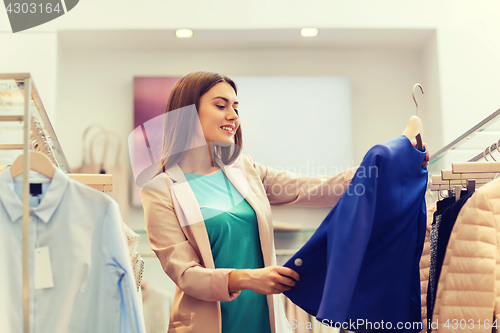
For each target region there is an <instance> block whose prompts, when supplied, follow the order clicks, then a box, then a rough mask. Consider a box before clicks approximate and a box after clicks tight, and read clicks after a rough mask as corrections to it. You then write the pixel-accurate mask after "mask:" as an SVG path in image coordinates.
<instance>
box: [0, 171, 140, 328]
mask: <svg viewBox="0 0 500 333" xmlns="http://www.w3.org/2000/svg"><path fill="white" fill-rule="evenodd" d="M33 176H35V177H36V178H41V179H42V180H43V181H45V182H41V184H42V186H41V191H39V192H37V193H39V195H38V196H35V195H33V194H32V195H31V196H30V202H29V204H30V207H31V208H30V222H29V233H30V237H29V256H30V260H29V265H30V268H29V278H30V285H29V302H30V303H29V305H30V306H29V310H30V332H32V333H45V332H47V333H48V332H50V333H67V332H71V333H88V332H93V333H113V332H117V333H118V332H120V333H122V332H127V333H128V332H132V333H135V332H144V322H143V318H142V313H140V311H139V310H138V304H139V300H138V296H137V292H136V283H135V279H134V274H133V271H132V265H131V262H130V257H129V253H128V249H127V245H126V242H125V238H124V234H123V229H122V221H121V218H120V212H119V209H118V205H117V204H116V203H115V202H114V201H113V200H112V199H111V198H110V197H109V196H107V195H105V194H104V193H102V192H99V191H97V190H95V189H92V188H90V187H88V186H86V185H83V184H81V183H79V182H77V181H74V180H72V179H70V178H69V177H68V176H67V175H65V174H64V173H63V172H62V171H61V170H60V169H58V168H56V170H55V173H54V176H53V178H52V180H50V179H49V178H47V177H45V176H42V175H41V174H39V173H37V172H34V171H30V179H31V178H32V177H33ZM22 177H23V176H22V175H21V176H19V177H16V179H15V180H13V179H12V176H11V172H10V168H7V169H5V170H4V171H3V172H2V173H0V225H1V228H2V232H1V233H0V258H1V261H0V266H1V267H0V281H2V283H1V284H0V332H21V331H22V327H23V301H22V291H23V289H22V262H23V260H22V253H23V250H22V243H23V241H22V207H23V204H22V202H21V199H20V198H21V197H22ZM47 248H48V252H49V257H50V262H49V263H46V264H45V265H44V266H43V267H42V268H41V269H38V268H37V272H35V266H38V264H37V265H35V256H36V255H35V252H37V253H38V252H42V250H43V251H45V250H46V249H47ZM45 253H46V252H45ZM46 258H47V257H46ZM38 263H42V264H43V262H38ZM49 271H52V276H53V287H50V283H49V284H46V285H42V286H40V285H39V286H37V282H35V277H37V279H36V281H39V279H38V278H39V273H42V275H44V273H47V272H49ZM42 287H47V288H42Z"/></svg>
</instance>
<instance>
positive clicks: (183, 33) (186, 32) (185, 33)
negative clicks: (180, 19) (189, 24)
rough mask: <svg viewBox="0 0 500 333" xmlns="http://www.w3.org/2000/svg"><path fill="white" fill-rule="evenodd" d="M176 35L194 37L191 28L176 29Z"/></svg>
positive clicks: (178, 36)
mask: <svg viewBox="0 0 500 333" xmlns="http://www.w3.org/2000/svg"><path fill="white" fill-rule="evenodd" d="M175 36H176V37H177V38H191V37H193V30H191V29H177V30H175Z"/></svg>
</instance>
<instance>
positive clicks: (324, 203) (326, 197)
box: [243, 155, 357, 207]
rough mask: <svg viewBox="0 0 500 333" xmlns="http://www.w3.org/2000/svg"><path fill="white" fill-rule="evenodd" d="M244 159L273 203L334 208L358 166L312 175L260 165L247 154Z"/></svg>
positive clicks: (274, 204) (276, 204)
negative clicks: (328, 173)
mask: <svg viewBox="0 0 500 333" xmlns="http://www.w3.org/2000/svg"><path fill="white" fill-rule="evenodd" d="M243 158H244V159H245V164H246V165H247V166H250V168H251V169H253V170H255V171H256V172H257V174H258V176H259V177H260V179H261V181H262V185H263V186H264V190H265V192H266V194H267V197H268V199H269V202H270V203H271V205H273V206H289V205H296V206H303V207H333V206H335V204H336V203H337V202H338V201H339V199H340V197H341V196H342V194H344V192H345V190H346V189H347V186H348V185H349V183H350V182H351V180H352V178H353V177H354V174H355V173H356V170H357V167H356V168H351V169H348V170H346V171H343V172H340V173H337V174H335V175H333V176H315V177H311V176H305V175H301V174H297V173H293V172H290V171H286V170H278V169H274V168H271V167H269V166H266V165H262V164H259V163H257V162H254V161H252V159H251V157H250V156H248V155H243ZM248 171H249V170H248V169H247V172H248ZM250 171H251V170H250Z"/></svg>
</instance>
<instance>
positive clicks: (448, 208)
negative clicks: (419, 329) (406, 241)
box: [427, 191, 472, 332]
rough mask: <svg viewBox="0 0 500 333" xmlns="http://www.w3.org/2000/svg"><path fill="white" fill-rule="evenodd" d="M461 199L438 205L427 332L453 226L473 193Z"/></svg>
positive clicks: (444, 201)
mask: <svg viewBox="0 0 500 333" xmlns="http://www.w3.org/2000/svg"><path fill="white" fill-rule="evenodd" d="M462 192H463V194H462V195H461V197H460V199H459V200H457V201H455V197H449V198H445V199H444V200H442V201H440V202H438V203H437V211H436V213H435V215H434V216H435V221H434V222H435V223H434V222H433V225H432V227H433V229H432V230H431V257H430V259H431V261H430V267H429V268H430V270H429V287H428V290H427V313H428V318H427V331H428V332H431V331H432V325H431V323H432V311H433V309H434V303H435V300H436V289H437V284H438V281H439V275H440V274H441V266H442V265H443V260H444V255H445V252H446V246H447V245H448V241H449V239H450V235H451V231H452V229H453V225H454V224H455V221H456V219H457V216H458V213H459V212H460V209H462V206H463V205H464V204H465V203H466V202H467V200H468V199H469V198H470V196H471V195H472V192H471V193H469V194H467V191H462Z"/></svg>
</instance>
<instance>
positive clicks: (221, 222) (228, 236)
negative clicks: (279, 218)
mask: <svg viewBox="0 0 500 333" xmlns="http://www.w3.org/2000/svg"><path fill="white" fill-rule="evenodd" d="M185 176H186V179H187V180H188V182H189V186H191V188H192V189H193V192H194V195H195V197H196V200H197V201H198V204H199V206H200V209H201V213H202V215H203V219H204V220H205V225H206V227H207V233H208V238H209V239H210V248H211V250H212V255H213V258H214V265H215V268H234V269H254V268H263V267H264V261H263V259H262V251H261V249H260V240H259V229H258V225H257V218H256V216H255V212H254V210H253V208H252V206H250V205H249V204H248V202H247V201H245V199H244V198H243V197H242V196H241V194H240V193H239V192H238V190H236V188H235V187H234V186H233V184H231V182H230V181H229V180H228V179H227V176H226V175H225V174H224V173H223V172H222V171H221V170H219V171H217V172H216V173H215V174H211V175H203V176H202V175H196V174H192V173H186V174H185ZM220 306H221V318H222V333H229V332H234V333H253V332H260V333H270V332H271V329H270V323H269V309H268V308H267V300H266V295H263V294H258V293H256V292H254V291H253V290H250V289H245V290H242V291H241V293H240V295H239V296H238V297H237V298H236V299H235V300H233V301H231V302H221V304H220ZM250 313H251V315H249V314H250Z"/></svg>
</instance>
